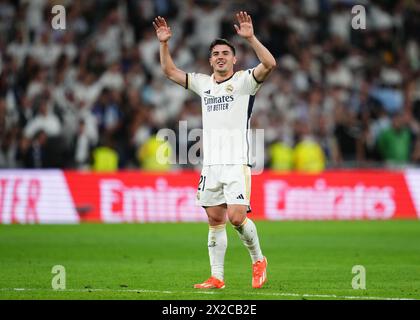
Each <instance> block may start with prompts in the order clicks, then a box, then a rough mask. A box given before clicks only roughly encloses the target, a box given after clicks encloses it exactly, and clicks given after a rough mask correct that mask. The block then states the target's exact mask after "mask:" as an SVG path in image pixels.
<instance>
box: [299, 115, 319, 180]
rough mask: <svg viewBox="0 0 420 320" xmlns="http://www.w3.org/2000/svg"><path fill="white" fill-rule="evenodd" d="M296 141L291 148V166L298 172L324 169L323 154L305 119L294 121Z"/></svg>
mask: <svg viewBox="0 0 420 320" xmlns="http://www.w3.org/2000/svg"><path fill="white" fill-rule="evenodd" d="M296 127H297V132H298V143H297V144H296V146H295V147H294V149H293V168H294V169H295V170H296V171H298V172H307V173H319V172H321V171H323V170H324V169H325V166H326V159H325V154H324V152H323V150H322V148H321V146H320V145H319V143H318V142H317V141H316V139H315V137H314V135H313V134H312V132H311V128H310V126H309V124H308V123H307V122H305V121H299V120H298V121H297V122H296Z"/></svg>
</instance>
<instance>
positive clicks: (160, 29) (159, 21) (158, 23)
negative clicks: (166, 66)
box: [153, 16, 172, 42]
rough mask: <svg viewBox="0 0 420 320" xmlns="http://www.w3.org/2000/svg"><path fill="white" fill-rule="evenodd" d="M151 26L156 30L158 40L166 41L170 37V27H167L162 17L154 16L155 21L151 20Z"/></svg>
mask: <svg viewBox="0 0 420 320" xmlns="http://www.w3.org/2000/svg"><path fill="white" fill-rule="evenodd" d="M153 27H154V28H155V30H156V36H157V38H158V39H159V41H160V42H167V41H168V40H169V39H170V38H171V37H172V31H171V28H170V27H168V25H167V23H166V21H165V19H164V18H162V17H160V16H159V17H157V18H155V21H153Z"/></svg>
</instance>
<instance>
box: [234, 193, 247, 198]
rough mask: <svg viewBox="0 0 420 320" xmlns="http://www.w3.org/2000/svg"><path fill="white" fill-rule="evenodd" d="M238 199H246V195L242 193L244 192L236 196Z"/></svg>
mask: <svg viewBox="0 0 420 320" xmlns="http://www.w3.org/2000/svg"><path fill="white" fill-rule="evenodd" d="M236 199H245V198H244V196H243V195H242V193H241V194H240V195H239V196H237V197H236Z"/></svg>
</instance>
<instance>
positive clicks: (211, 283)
mask: <svg viewBox="0 0 420 320" xmlns="http://www.w3.org/2000/svg"><path fill="white" fill-rule="evenodd" d="M224 287H225V283H224V282H223V281H222V280H219V279H217V278H215V277H210V278H208V279H207V280H206V281H204V282H203V283H198V284H195V285H194V288H196V289H223V288H224Z"/></svg>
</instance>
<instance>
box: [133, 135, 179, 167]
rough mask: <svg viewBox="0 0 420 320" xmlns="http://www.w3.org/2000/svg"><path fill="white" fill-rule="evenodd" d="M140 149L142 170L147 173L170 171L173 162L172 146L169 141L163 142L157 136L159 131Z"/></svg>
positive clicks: (139, 159) (139, 157)
mask: <svg viewBox="0 0 420 320" xmlns="http://www.w3.org/2000/svg"><path fill="white" fill-rule="evenodd" d="M153 132H154V133H153V134H152V135H151V136H150V138H149V139H147V141H146V142H145V143H144V144H143V145H142V146H141V147H140V148H139V149H138V153H137V156H138V161H139V163H140V168H141V169H143V170H145V171H159V172H160V171H169V170H170V169H171V161H172V160H173V155H174V154H173V150H172V146H171V144H170V143H169V142H168V141H162V140H161V138H158V136H157V134H156V133H157V130H156V129H154V130H153Z"/></svg>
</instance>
